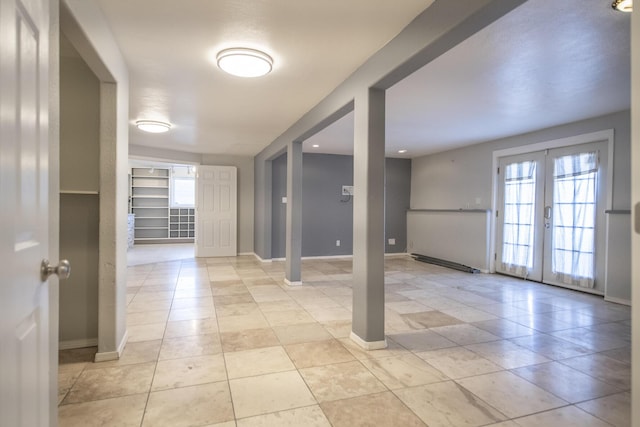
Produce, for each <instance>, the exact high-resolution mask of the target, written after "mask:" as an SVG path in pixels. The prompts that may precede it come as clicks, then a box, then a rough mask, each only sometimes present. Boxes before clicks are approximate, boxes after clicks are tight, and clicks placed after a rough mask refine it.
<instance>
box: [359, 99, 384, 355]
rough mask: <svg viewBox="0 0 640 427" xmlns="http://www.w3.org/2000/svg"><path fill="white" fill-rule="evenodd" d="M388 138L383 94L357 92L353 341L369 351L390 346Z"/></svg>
mask: <svg viewBox="0 0 640 427" xmlns="http://www.w3.org/2000/svg"><path fill="white" fill-rule="evenodd" d="M384 138H385V92H384V90H381V89H372V88H367V89H365V90H362V91H360V92H358V94H357V95H356V98H355V123H354V147H353V151H354V158H353V165H354V170H353V183H354V196H353V318H352V332H351V339H352V340H353V341H355V342H356V343H358V344H359V345H360V346H361V347H363V348H365V349H367V350H374V349H379V348H385V347H386V346H387V343H386V339H385V335H384V182H385V181H384V180H385V176H384V171H385V156H384V154H385V147H384V145H385V141H384Z"/></svg>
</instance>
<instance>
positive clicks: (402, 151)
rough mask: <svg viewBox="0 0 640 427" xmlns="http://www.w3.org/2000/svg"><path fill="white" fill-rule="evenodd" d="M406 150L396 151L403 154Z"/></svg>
mask: <svg viewBox="0 0 640 427" xmlns="http://www.w3.org/2000/svg"><path fill="white" fill-rule="evenodd" d="M406 152H407V150H398V153H400V154H404V153H406Z"/></svg>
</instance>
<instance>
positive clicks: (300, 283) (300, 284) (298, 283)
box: [284, 278, 302, 286]
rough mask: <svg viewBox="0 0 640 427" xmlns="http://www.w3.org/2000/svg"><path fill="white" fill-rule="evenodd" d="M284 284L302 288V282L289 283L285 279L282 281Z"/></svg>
mask: <svg viewBox="0 0 640 427" xmlns="http://www.w3.org/2000/svg"><path fill="white" fill-rule="evenodd" d="M284 283H285V285H288V286H302V281H301V280H296V281H293V282H291V281H289V279H286V278H285V279H284Z"/></svg>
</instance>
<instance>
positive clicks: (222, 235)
mask: <svg viewBox="0 0 640 427" xmlns="http://www.w3.org/2000/svg"><path fill="white" fill-rule="evenodd" d="M196 180H197V186H198V192H197V198H196V224H197V225H196V256H198V257H219V256H236V255H237V240H238V239H237V233H238V231H237V230H238V226H237V223H238V221H237V212H238V202H237V197H238V196H237V170H236V168H235V167H233V166H200V167H199V168H198V175H197V178H196Z"/></svg>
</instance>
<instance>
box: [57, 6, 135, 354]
mask: <svg viewBox="0 0 640 427" xmlns="http://www.w3.org/2000/svg"><path fill="white" fill-rule="evenodd" d="M59 18H60V27H59V31H61V32H63V33H64V34H65V36H66V37H67V39H68V40H69V42H71V44H72V45H73V46H74V47H75V49H76V50H77V51H78V53H79V54H80V56H81V57H82V59H83V60H84V61H85V62H86V63H87V65H88V66H89V68H90V69H91V71H92V72H93V73H94V74H95V75H96V77H97V78H98V80H99V81H100V135H99V139H100V142H99V144H100V189H99V198H100V226H99V236H100V237H99V259H98V264H99V265H98V289H99V297H98V353H97V354H96V356H95V361H96V362H103V361H109V360H116V359H118V358H119V357H120V355H121V354H122V352H123V351H124V346H125V345H126V343H127V338H128V333H127V327H126V304H127V301H126V287H127V283H126V282H127V234H126V229H127V225H126V224H127V209H126V204H127V197H126V194H128V185H127V184H128V183H127V167H128V160H127V159H128V154H129V150H128V149H129V127H130V123H129V83H128V80H129V74H128V71H127V67H126V63H125V62H124V58H123V57H122V54H121V53H120V51H119V50H118V47H117V44H116V42H115V39H114V38H113V35H112V33H111V30H110V29H109V28H108V26H107V25H106V21H105V20H104V17H103V14H102V11H101V10H100V9H99V7H98V6H97V4H95V3H93V2H78V1H71V0H61V1H60V8H59ZM70 261H71V263H72V264H73V260H70ZM56 340H57V337H56ZM56 345H57V342H56Z"/></svg>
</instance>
